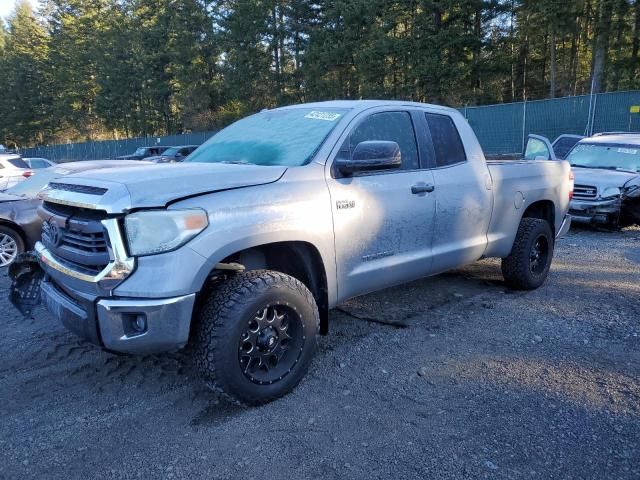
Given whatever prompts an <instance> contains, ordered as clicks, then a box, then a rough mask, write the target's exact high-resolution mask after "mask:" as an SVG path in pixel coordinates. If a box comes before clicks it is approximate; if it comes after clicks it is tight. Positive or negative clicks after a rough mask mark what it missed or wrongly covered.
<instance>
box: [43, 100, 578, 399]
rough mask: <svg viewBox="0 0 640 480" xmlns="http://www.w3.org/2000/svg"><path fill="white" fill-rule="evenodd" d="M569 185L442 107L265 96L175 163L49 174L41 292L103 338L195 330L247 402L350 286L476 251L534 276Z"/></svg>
mask: <svg viewBox="0 0 640 480" xmlns="http://www.w3.org/2000/svg"><path fill="white" fill-rule="evenodd" d="M572 188H573V187H572V181H571V172H570V168H569V164H568V163H566V162H564V161H536V160H534V161H523V162H517V161H506V162H496V163H487V162H486V160H485V157H484V155H483V152H482V150H481V148H480V145H479V144H478V140H477V139H476V137H475V135H474V133H473V131H472V130H471V128H470V127H469V125H468V124H467V122H466V121H465V119H464V118H463V117H462V116H461V115H460V114H459V113H458V112H457V111H455V110H452V109H449V108H443V107H439V106H432V105H425V104H419V103H407V102H391V101H334V102H324V103H315V104H304V105H296V106H291V107H286V108H278V109H275V110H266V111H263V112H261V113H258V114H256V115H253V116H250V117H248V118H245V119H243V120H240V121H238V122H236V123H234V124H232V125H231V126H229V127H227V128H226V129H224V130H222V131H221V132H219V133H218V134H217V135H215V136H214V137H213V138H212V139H210V140H209V141H208V142H206V143H205V144H204V145H202V146H201V147H200V148H198V149H197V150H196V151H195V152H194V153H193V154H192V155H191V156H190V157H189V158H188V159H187V161H185V162H183V163H178V164H170V165H159V166H157V167H155V168H153V169H150V168H148V167H141V168H137V167H129V168H127V169H122V170H119V169H113V170H109V171H100V172H95V173H84V174H78V175H71V176H68V177H65V178H63V179H61V180H59V181H56V182H54V183H51V184H49V186H48V188H47V189H46V190H44V192H43V193H42V195H41V196H42V199H43V200H44V203H43V206H42V209H41V213H40V214H41V215H42V216H43V218H44V220H45V222H44V225H43V236H42V241H41V242H40V243H38V244H37V246H36V252H37V257H38V261H39V263H40V264H41V266H42V267H43V269H44V271H45V275H44V279H43V281H42V284H41V292H42V298H43V301H44V303H45V304H46V307H47V308H48V310H49V311H50V312H51V313H52V315H53V316H55V317H56V318H58V319H59V320H61V321H62V323H63V324H64V325H65V326H66V327H67V328H68V329H70V330H72V331H73V332H75V333H77V334H78V335H80V336H81V337H83V338H85V339H87V340H89V341H91V342H93V343H95V344H97V345H100V346H102V347H103V348H105V349H107V350H110V351H115V352H126V353H132V354H147V353H152V352H161V351H168V350H175V349H179V348H182V347H184V346H185V345H186V344H187V342H188V341H189V340H191V342H192V343H193V355H194V359H195V363H196V365H197V367H198V369H199V371H200V372H201V374H202V377H203V379H204V381H205V382H206V384H207V385H209V386H210V387H211V388H212V389H214V390H215V391H217V392H220V393H221V394H223V395H226V396H227V397H228V398H231V399H234V400H235V401H240V402H242V403H245V404H260V403H264V402H267V401H270V400H272V399H275V398H277V397H279V396H281V395H283V394H285V393H287V392H288V391H290V390H291V389H292V388H293V387H294V386H295V385H296V384H297V383H298V382H299V381H300V379H301V378H302V376H303V375H304V373H305V371H306V370H307V368H308V367H309V364H310V362H311V360H312V357H313V355H314V351H315V348H316V339H317V335H318V334H319V333H326V332H327V331H328V327H329V326H328V311H329V309H331V308H332V307H334V306H336V305H337V304H339V303H341V302H343V301H345V300H346V299H349V298H351V297H354V296H357V295H362V294H365V293H368V292H372V291H375V290H379V289H383V288H386V287H390V286H392V285H397V284H401V283H404V282H409V281H411V280H414V279H417V278H420V277H424V276H428V275H434V274H437V273H439V272H444V271H446V270H449V269H453V268H457V267H460V266H462V265H465V264H468V263H470V262H474V261H476V260H478V259H480V258H483V257H498V258H502V272H503V274H504V278H505V281H506V283H507V284H508V285H509V286H511V287H512V288H516V289H534V288H537V287H538V286H540V285H541V284H542V283H543V282H544V280H545V278H546V277H547V274H548V271H549V267H550V264H551V260H552V257H553V250H554V242H555V239H556V238H557V237H558V236H560V235H562V234H563V233H564V232H565V231H566V230H567V229H568V227H569V224H570V217H568V216H567V210H568V206H569V198H570V195H571V192H572Z"/></svg>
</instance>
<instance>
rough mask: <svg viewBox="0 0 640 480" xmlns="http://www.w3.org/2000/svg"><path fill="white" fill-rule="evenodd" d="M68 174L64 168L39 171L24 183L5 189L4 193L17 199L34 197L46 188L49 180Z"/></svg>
mask: <svg viewBox="0 0 640 480" xmlns="http://www.w3.org/2000/svg"><path fill="white" fill-rule="evenodd" d="M68 173H69V170H65V169H64V168H48V169H46V170H39V171H38V172H37V173H35V174H34V175H33V176H32V177H29V178H27V179H26V180H25V181H24V182H20V183H18V184H16V185H14V186H13V187H11V188H8V189H6V190H5V191H4V193H10V194H11V195H17V196H19V197H35V196H36V194H37V193H38V192H39V191H40V190H42V189H43V188H44V187H46V186H47V183H49V182H50V181H51V180H53V179H55V178H58V177H61V176H63V175H66V174H68Z"/></svg>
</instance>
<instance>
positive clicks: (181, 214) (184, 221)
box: [124, 209, 209, 256]
mask: <svg viewBox="0 0 640 480" xmlns="http://www.w3.org/2000/svg"><path fill="white" fill-rule="evenodd" d="M124 223H125V230H126V232H127V241H128V243H129V253H130V254H131V255H133V256H142V255H152V254H154V253H162V252H168V251H169V250H175V249H176V248H178V247H180V246H182V245H184V244H185V243H187V242H188V241H189V240H191V239H192V238H193V237H195V236H196V235H198V234H199V233H200V232H201V231H203V230H204V229H205V228H207V225H209V221H208V219H207V213H206V212H205V211H204V210H200V209H192V210H149V211H142V212H136V213H132V214H130V215H127V216H126V217H125V220H124Z"/></svg>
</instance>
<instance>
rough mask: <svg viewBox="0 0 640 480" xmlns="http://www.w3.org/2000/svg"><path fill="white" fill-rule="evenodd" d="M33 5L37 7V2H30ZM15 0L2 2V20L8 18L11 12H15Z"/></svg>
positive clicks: (0, 10)
mask: <svg viewBox="0 0 640 480" xmlns="http://www.w3.org/2000/svg"><path fill="white" fill-rule="evenodd" d="M29 2H30V3H31V5H34V6H35V5H36V3H37V2H36V0H29ZM15 3H16V2H15V0H0V18H7V16H9V14H10V13H11V12H13V6H14V5H15Z"/></svg>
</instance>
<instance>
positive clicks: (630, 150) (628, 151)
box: [618, 148, 638, 155]
mask: <svg viewBox="0 0 640 480" xmlns="http://www.w3.org/2000/svg"><path fill="white" fill-rule="evenodd" d="M618 153H626V154H627V155H635V154H637V153H638V150H637V149H635V148H619V149H618Z"/></svg>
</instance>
